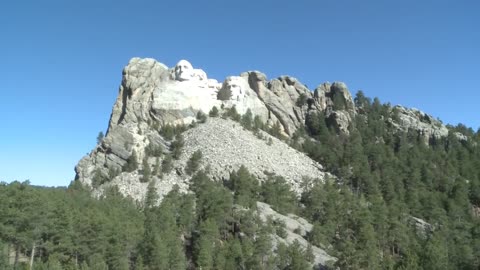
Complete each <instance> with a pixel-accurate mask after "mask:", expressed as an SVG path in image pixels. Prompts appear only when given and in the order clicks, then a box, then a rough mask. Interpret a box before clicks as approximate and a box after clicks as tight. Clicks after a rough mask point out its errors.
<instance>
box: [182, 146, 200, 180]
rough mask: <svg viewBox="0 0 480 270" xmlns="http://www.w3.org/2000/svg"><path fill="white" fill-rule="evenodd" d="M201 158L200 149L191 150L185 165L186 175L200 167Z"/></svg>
mask: <svg viewBox="0 0 480 270" xmlns="http://www.w3.org/2000/svg"><path fill="white" fill-rule="evenodd" d="M201 159H202V151H200V150H197V151H195V152H193V154H192V156H191V157H190V158H189V159H188V161H187V167H186V168H185V171H186V173H187V174H188V175H192V174H193V173H195V172H196V171H197V170H198V168H199V167H200V161H201Z"/></svg>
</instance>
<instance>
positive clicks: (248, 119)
mask: <svg viewBox="0 0 480 270" xmlns="http://www.w3.org/2000/svg"><path fill="white" fill-rule="evenodd" d="M240 123H241V124H242V126H243V127H244V128H245V129H248V130H251V129H252V127H253V126H252V125H253V114H252V111H251V110H250V109H248V110H247V112H246V113H245V114H244V115H242V119H241V121H240Z"/></svg>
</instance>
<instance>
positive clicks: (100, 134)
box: [97, 131, 105, 144]
mask: <svg viewBox="0 0 480 270" xmlns="http://www.w3.org/2000/svg"><path fill="white" fill-rule="evenodd" d="M104 137H105V135H104V134H103V131H100V132H99V133H98V135H97V144H100V143H101V142H102V141H103V138H104Z"/></svg>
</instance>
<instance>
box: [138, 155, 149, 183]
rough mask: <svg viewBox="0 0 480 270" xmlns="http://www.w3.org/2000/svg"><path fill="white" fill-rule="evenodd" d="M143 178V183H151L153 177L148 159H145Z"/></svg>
mask: <svg viewBox="0 0 480 270" xmlns="http://www.w3.org/2000/svg"><path fill="white" fill-rule="evenodd" d="M142 174H143V176H142V178H140V180H141V182H143V183H146V182H148V181H150V178H151V177H152V169H151V168H150V164H149V163H148V157H145V158H144V159H143V162H142Z"/></svg>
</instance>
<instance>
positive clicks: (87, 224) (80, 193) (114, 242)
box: [0, 182, 143, 269]
mask: <svg viewBox="0 0 480 270" xmlns="http://www.w3.org/2000/svg"><path fill="white" fill-rule="evenodd" d="M0 205H2V207H0V242H3V243H9V244H10V245H11V246H12V248H13V250H18V252H19V253H20V254H19V255H22V256H24V255H28V254H30V250H31V248H32V244H33V243H35V247H36V248H35V260H34V265H33V269H74V264H73V262H75V261H77V263H78V265H79V266H82V267H83V268H84V266H87V265H88V268H85V269H107V267H111V268H112V267H113V268H112V269H128V268H125V267H124V266H125V265H126V264H125V263H126V262H128V259H129V256H128V254H132V252H134V251H135V247H136V245H137V243H138V242H139V241H140V236H141V234H142V233H143V226H142V224H141V223H142V220H143V217H142V214H141V212H139V211H138V209H137V207H136V206H135V204H133V202H131V201H129V200H128V199H125V198H123V197H121V196H120V195H118V192H115V191H114V190H112V191H108V192H107V193H106V194H105V196H104V197H102V198H101V199H98V200H97V199H93V197H92V196H91V194H89V193H88V192H87V191H85V190H84V189H82V188H79V187H78V186H77V185H75V184H72V185H71V187H70V188H68V189H65V188H41V187H32V186H30V185H29V184H28V182H24V183H18V182H13V183H11V184H9V185H5V184H0ZM0 250H1V251H2V252H3V249H1V248H0ZM2 252H0V255H3V254H2ZM25 253H26V254H25ZM125 259H126V260H125ZM1 263H2V262H1V256H0V265H1ZM1 269H8V268H4V267H1ZM17 269H20V267H18V268H17Z"/></svg>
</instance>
